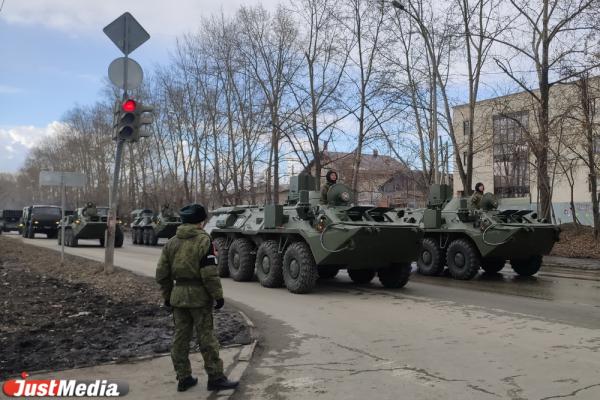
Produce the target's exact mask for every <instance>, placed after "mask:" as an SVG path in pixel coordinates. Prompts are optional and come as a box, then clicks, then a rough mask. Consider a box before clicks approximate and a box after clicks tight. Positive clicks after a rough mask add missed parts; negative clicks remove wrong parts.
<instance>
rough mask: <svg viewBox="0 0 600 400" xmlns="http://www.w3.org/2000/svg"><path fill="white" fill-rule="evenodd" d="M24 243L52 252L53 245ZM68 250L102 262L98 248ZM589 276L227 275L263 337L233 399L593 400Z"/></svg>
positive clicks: (148, 251) (142, 266)
mask: <svg viewBox="0 0 600 400" xmlns="http://www.w3.org/2000/svg"><path fill="white" fill-rule="evenodd" d="M15 238H18V237H16V236H15ZM18 239H19V240H23V239H20V238H18ZM25 241H26V242H28V243H32V244H35V245H39V246H44V247H48V248H52V249H56V250H58V249H59V247H58V246H57V245H56V241H55V240H44V239H35V240H29V239H27V240H25ZM85 243H86V242H85V241H80V244H82V245H84V244H85ZM91 243H93V242H91ZM67 251H68V252H69V253H72V254H77V255H80V256H83V257H87V258H91V259H95V260H98V261H102V260H103V257H104V249H102V248H99V247H95V246H90V247H87V246H81V247H78V248H74V249H72V248H68V249H67ZM159 254H160V247H158V248H149V247H143V246H133V245H131V244H126V245H125V247H123V248H121V249H117V251H116V255H115V263H116V264H117V265H119V266H121V267H124V268H128V269H131V270H133V271H137V272H139V273H141V274H145V275H153V274H154V268H155V265H156V261H157V259H158V256H159ZM597 274H598V273H597V272H590V271H581V272H578V271H570V270H566V269H560V268H548V269H545V270H544V272H543V273H540V274H539V276H537V277H534V278H529V279H523V278H520V277H517V276H515V275H514V274H512V273H511V272H510V271H509V270H508V268H505V270H504V271H502V273H501V274H498V275H495V276H493V277H488V276H485V275H480V276H478V277H477V278H476V279H475V280H472V281H468V282H458V281H454V280H451V279H449V278H430V277H421V276H418V275H413V276H412V278H411V281H410V282H409V284H408V285H407V286H406V287H405V288H403V289H400V290H387V289H383V288H381V287H380V286H379V285H378V284H377V283H375V281H374V283H372V284H371V285H367V286H356V285H354V284H352V283H351V282H350V280H349V279H348V277H347V276H346V275H345V274H340V275H339V276H338V277H337V278H336V279H334V280H332V281H327V282H320V284H319V285H318V287H317V290H316V292H314V293H312V294H309V295H293V294H291V293H289V292H287V290H285V289H266V288H263V287H261V286H260V285H259V284H258V283H257V282H248V283H238V282H234V281H232V280H230V279H224V280H223V287H224V291H225V295H226V297H227V301H228V302H231V303H234V304H235V305H237V306H239V307H240V308H241V309H243V310H244V311H245V312H246V313H248V314H249V315H250V317H251V318H252V319H253V320H254V322H255V323H256V325H257V326H258V328H259V330H260V332H261V343H260V346H259V349H258V353H257V357H256V359H255V360H254V362H253V367H252V368H251V370H250V372H249V373H248V375H247V376H246V377H245V378H244V381H243V386H242V388H241V390H240V391H239V393H236V395H235V397H237V398H240V399H246V398H252V399H315V398H316V399H336V400H337V399H369V398H373V399H426V400H429V399H461V400H462V399H513V400H517V399H540V400H548V399H559V398H560V399H562V398H568V399H590V400H597V399H600V354H599V350H600V290H599V289H600V281H599V279H600V277H598V275H597Z"/></svg>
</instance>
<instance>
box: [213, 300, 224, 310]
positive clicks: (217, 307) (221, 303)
mask: <svg viewBox="0 0 600 400" xmlns="http://www.w3.org/2000/svg"><path fill="white" fill-rule="evenodd" d="M224 305H225V299H217V300H215V310H220V309H221V308H223V306H224Z"/></svg>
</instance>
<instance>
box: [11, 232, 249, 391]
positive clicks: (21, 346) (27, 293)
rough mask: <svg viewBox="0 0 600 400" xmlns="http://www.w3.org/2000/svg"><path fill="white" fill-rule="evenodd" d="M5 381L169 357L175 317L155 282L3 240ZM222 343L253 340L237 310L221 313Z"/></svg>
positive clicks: (218, 324) (218, 325) (217, 321)
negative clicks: (38, 373)
mask: <svg viewBox="0 0 600 400" xmlns="http://www.w3.org/2000/svg"><path fill="white" fill-rule="evenodd" d="M0 303H1V307H0V349H1V351H0V379H5V378H6V377H8V376H12V375H17V374H19V373H21V372H22V371H27V372H30V371H36V370H44V369H52V370H59V369H65V368H74V367H81V366H90V365H97V364H101V363H106V362H111V361H117V362H120V361H126V360H127V359H130V358H135V357H140V356H148V355H153V354H162V353H166V352H168V351H169V350H170V345H171V337H172V331H173V323H172V318H171V315H170V313H169V312H168V310H166V309H165V308H163V307H162V305H161V304H162V299H161V296H160V293H159V291H158V286H157V285H156V284H155V282H154V281H153V280H152V279H151V278H148V277H142V276H138V275H135V274H133V273H131V272H129V271H125V270H122V269H120V268H117V269H116V270H115V273H114V274H111V275H105V274H104V273H103V271H102V265H101V264H100V263H98V262H95V261H91V260H86V259H84V258H79V257H74V256H69V255H65V266H64V267H61V266H60V254H59V253H58V252H55V251H51V250H47V249H42V248H39V247H35V246H30V245H26V244H22V243H19V242H17V241H15V240H11V239H8V238H2V237H1V236H0ZM215 330H216V333H217V336H218V338H219V341H220V343H221V344H222V345H231V344H246V343H249V342H250V335H249V331H248V327H247V326H246V325H245V322H244V319H243V318H242V317H241V315H240V314H239V313H238V312H236V311H234V310H231V309H227V307H225V309H223V310H221V311H219V312H216V313H215Z"/></svg>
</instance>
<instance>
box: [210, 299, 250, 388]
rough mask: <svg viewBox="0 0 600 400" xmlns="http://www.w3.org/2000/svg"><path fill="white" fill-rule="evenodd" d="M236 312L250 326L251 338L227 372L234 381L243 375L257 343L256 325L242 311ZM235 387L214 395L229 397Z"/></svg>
mask: <svg viewBox="0 0 600 400" xmlns="http://www.w3.org/2000/svg"><path fill="white" fill-rule="evenodd" d="M238 313H239V314H240V315H241V316H242V318H244V321H245V322H246V324H247V325H248V327H249V328H250V337H251V338H252V343H250V344H246V345H244V346H243V347H242V349H241V350H240V353H239V354H238V359H237V363H236V364H235V366H234V367H233V368H232V369H231V371H230V372H229V378H230V379H231V380H234V381H240V380H241V379H242V377H243V376H244V373H245V372H246V370H247V369H248V367H249V366H250V361H251V360H252V356H253V355H254V350H255V349H256V345H257V344H258V335H257V332H256V326H255V325H254V323H253V322H252V320H251V319H250V318H248V316H247V315H246V314H245V313H244V312H243V311H240V310H238ZM235 391H236V389H231V390H225V391H222V392H216V393H215V395H216V396H215V397H216V398H218V399H229V398H230V397H231V396H233V394H234V393H235Z"/></svg>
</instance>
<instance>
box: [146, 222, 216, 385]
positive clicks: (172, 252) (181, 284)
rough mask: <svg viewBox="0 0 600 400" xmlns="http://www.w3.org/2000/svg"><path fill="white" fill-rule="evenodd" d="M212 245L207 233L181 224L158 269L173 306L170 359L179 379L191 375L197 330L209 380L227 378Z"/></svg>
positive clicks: (158, 278)
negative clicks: (217, 331) (216, 323)
mask: <svg viewBox="0 0 600 400" xmlns="http://www.w3.org/2000/svg"><path fill="white" fill-rule="evenodd" d="M210 246H211V243H210V237H209V236H208V234H207V233H206V232H205V231H204V230H202V229H200V228H197V227H196V226H195V225H192V224H183V225H180V226H179V228H177V234H176V235H175V237H173V238H171V239H170V240H169V241H168V242H167V244H166V245H165V247H164V248H163V250H162V254H161V256H160V260H159V261H158V266H157V268H156V281H157V282H158V283H159V285H160V286H161V290H162V293H163V297H164V299H165V301H170V303H171V306H172V307H173V322H174V324H175V336H174V338H173V346H172V348H171V358H172V360H173V366H174V368H175V372H176V373H177V379H184V378H186V377H189V376H191V373H192V369H191V366H190V360H189V357H188V356H189V350H190V340H191V339H192V331H193V328H194V327H195V328H196V339H197V340H198V344H199V347H200V352H201V353H202V358H203V359H204V369H205V370H206V373H207V374H208V378H209V380H215V379H219V378H222V377H224V375H223V361H222V360H221V359H220V358H219V342H218V341H217V338H216V337H215V335H214V331H213V315H212V309H213V304H214V301H215V300H217V299H222V298H223V289H222V287H221V281H220V280H219V275H218V273H217V267H216V266H215V265H207V262H206V260H207V259H206V256H207V254H208V252H209V249H210ZM173 281H175V284H174V283H173Z"/></svg>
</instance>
